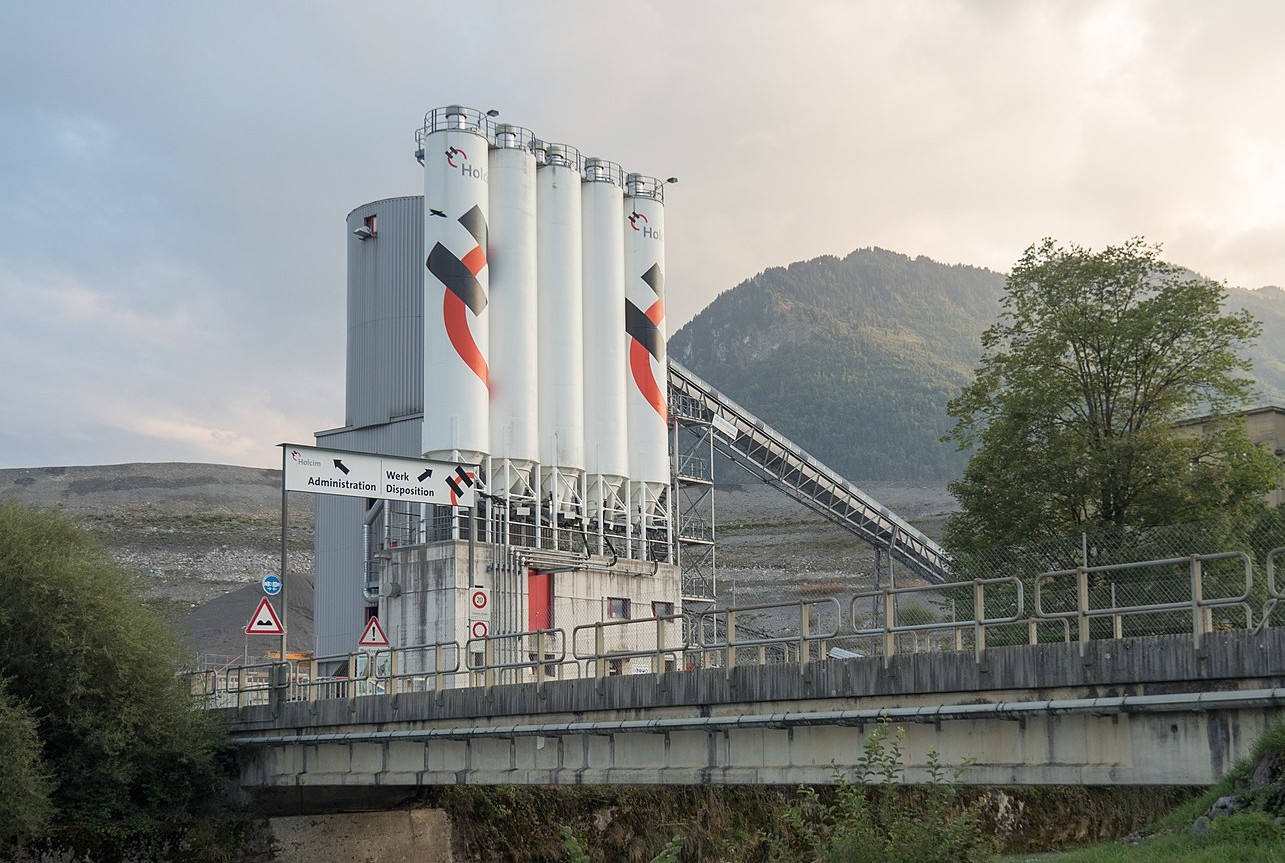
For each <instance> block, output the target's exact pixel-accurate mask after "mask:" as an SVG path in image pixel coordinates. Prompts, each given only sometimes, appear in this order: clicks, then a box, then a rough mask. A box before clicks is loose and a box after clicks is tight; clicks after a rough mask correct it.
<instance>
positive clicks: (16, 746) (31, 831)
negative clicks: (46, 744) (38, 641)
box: [0, 678, 53, 848]
mask: <svg viewBox="0 0 1285 863" xmlns="http://www.w3.org/2000/svg"><path fill="white" fill-rule="evenodd" d="M0 788H3V789H4V793H3V794H0V848H2V847H4V846H6V845H13V844H16V843H19V842H22V841H24V840H27V839H30V838H32V837H35V836H39V835H41V834H42V833H43V831H44V829H45V827H46V825H47V824H48V822H49V816H50V814H51V813H52V811H53V806H52V804H51V803H50V801H49V795H50V793H51V792H52V790H53V779H52V777H51V776H50V774H49V770H48V768H47V767H46V766H45V763H44V759H43V758H42V757H41V745H40V736H39V734H38V733H37V728H36V718H35V717H34V716H33V715H32V714H31V711H30V710H29V709H27V707H26V705H24V704H23V703H22V702H21V701H20V700H18V698H17V697H16V696H14V695H12V694H11V693H10V692H9V688H8V685H7V684H6V681H5V680H4V679H3V678H0Z"/></svg>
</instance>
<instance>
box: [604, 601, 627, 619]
mask: <svg viewBox="0 0 1285 863" xmlns="http://www.w3.org/2000/svg"><path fill="white" fill-rule="evenodd" d="M607 617H610V618H615V619H617V620H629V618H630V614H629V600H628V599H626V598H624V597H619V596H609V597H607Z"/></svg>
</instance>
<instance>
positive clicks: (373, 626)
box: [357, 617, 388, 647]
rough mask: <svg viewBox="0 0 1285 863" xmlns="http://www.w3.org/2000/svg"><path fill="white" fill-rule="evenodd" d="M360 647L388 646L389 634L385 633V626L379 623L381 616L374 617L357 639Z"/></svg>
mask: <svg viewBox="0 0 1285 863" xmlns="http://www.w3.org/2000/svg"><path fill="white" fill-rule="evenodd" d="M357 646H358V647H387V646H388V636H387V635H384V628H383V627H382V626H380V625H379V618H378V617H372V618H371V619H370V623H368V624H366V631H365V632H363V633H362V634H361V638H359V639H357Z"/></svg>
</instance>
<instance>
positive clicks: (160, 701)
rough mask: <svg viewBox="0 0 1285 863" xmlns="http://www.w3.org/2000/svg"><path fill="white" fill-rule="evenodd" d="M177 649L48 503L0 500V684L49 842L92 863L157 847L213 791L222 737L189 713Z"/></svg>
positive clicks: (106, 561) (120, 577) (84, 536)
mask: <svg viewBox="0 0 1285 863" xmlns="http://www.w3.org/2000/svg"><path fill="white" fill-rule="evenodd" d="M179 658H180V648H179V645H178V643H177V641H176V639H175V638H174V636H173V635H171V634H170V632H169V631H168V630H167V629H166V628H165V627H164V625H163V624H162V623H161V622H159V621H158V620H157V619H156V618H155V617H153V616H152V615H150V614H148V613H147V610H146V607H145V606H144V604H143V603H142V598H141V596H140V595H139V591H138V589H137V586H136V584H135V583H134V581H133V579H132V578H131V577H130V576H129V575H128V574H127V573H125V572H124V571H123V570H122V569H121V568H120V567H119V566H118V565H117V564H116V563H115V562H114V561H113V560H112V559H111V558H110V556H109V555H108V554H107V553H106V552H105V551H104V550H103V549H102V548H101V546H100V545H99V544H98V543H97V541H96V540H95V539H94V538H93V537H91V536H90V535H89V534H88V533H86V532H85V531H83V530H81V529H79V528H78V527H76V526H75V525H74V524H72V523H71V522H70V521H69V520H68V519H67V518H66V516H64V515H62V514H61V513H59V512H58V511H57V510H36V509H25V508H23V507H21V506H18V505H17V504H14V503H0V680H7V681H9V692H10V693H20V694H21V697H22V701H23V702H24V703H25V710H26V711H28V716H29V717H34V723H35V729H36V731H37V733H38V736H39V741H40V745H41V746H42V747H43V753H44V759H45V764H47V766H48V770H49V772H50V774H51V775H52V779H53V788H52V792H51V794H50V795H49V800H50V802H51V803H52V805H53V808H54V812H53V818H52V824H53V825H54V832H53V834H52V835H51V837H50V838H51V839H52V840H53V841H54V842H56V843H59V844H65V845H70V846H72V847H75V848H78V849H83V850H86V851H90V852H94V856H95V858H96V859H97V858H98V857H100V856H105V857H107V858H111V857H113V856H118V855H119V854H120V853H122V851H123V850H125V849H127V848H142V847H148V846H151V847H159V846H161V845H163V844H165V843H166V842H171V841H173V840H175V839H176V838H181V837H182V835H183V831H184V830H185V829H186V828H188V827H189V826H191V825H192V824H194V823H195V819H196V816H197V814H198V813H199V812H201V811H202V809H203V807H204V806H206V805H207V804H208V803H210V802H211V801H213V800H214V799H215V798H216V796H217V794H218V791H219V789H220V784H221V776H220V772H219V770H218V769H217V767H216V762H215V757H216V754H217V751H218V748H219V747H220V745H221V741H222V740H223V739H224V738H223V735H222V733H221V732H220V731H219V730H218V729H217V728H215V727H214V726H213V725H212V724H211V722H210V720H209V718H208V717H207V716H206V715H205V714H204V713H203V712H202V711H198V710H194V709H193V707H192V703H191V697H190V695H189V694H188V692H187V691H186V689H185V685H184V683H183V682H182V681H180V680H179V679H178V678H177V677H176V675H175V670H176V667H177V662H178V660H179ZM19 719H21V716H19ZM19 733H21V731H19ZM6 793H7V789H6ZM187 856H188V859H193V858H195V857H196V856H197V855H196V854H194V853H193V854H188V855H187Z"/></svg>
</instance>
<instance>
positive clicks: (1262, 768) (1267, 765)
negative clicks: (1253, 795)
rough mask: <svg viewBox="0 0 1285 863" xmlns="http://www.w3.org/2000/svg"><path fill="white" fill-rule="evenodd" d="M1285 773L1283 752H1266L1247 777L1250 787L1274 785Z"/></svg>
mask: <svg viewBox="0 0 1285 863" xmlns="http://www.w3.org/2000/svg"><path fill="white" fill-rule="evenodd" d="M1283 775H1285V752H1268V753H1267V754H1266V755H1264V756H1263V757H1262V758H1261V759H1259V761H1258V764H1256V765H1255V766H1254V772H1253V773H1252V774H1250V777H1249V787H1250V788H1262V787H1263V786H1264V785H1275V784H1276V783H1277V782H1279V781H1280V779H1281V777H1282V776H1283Z"/></svg>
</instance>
